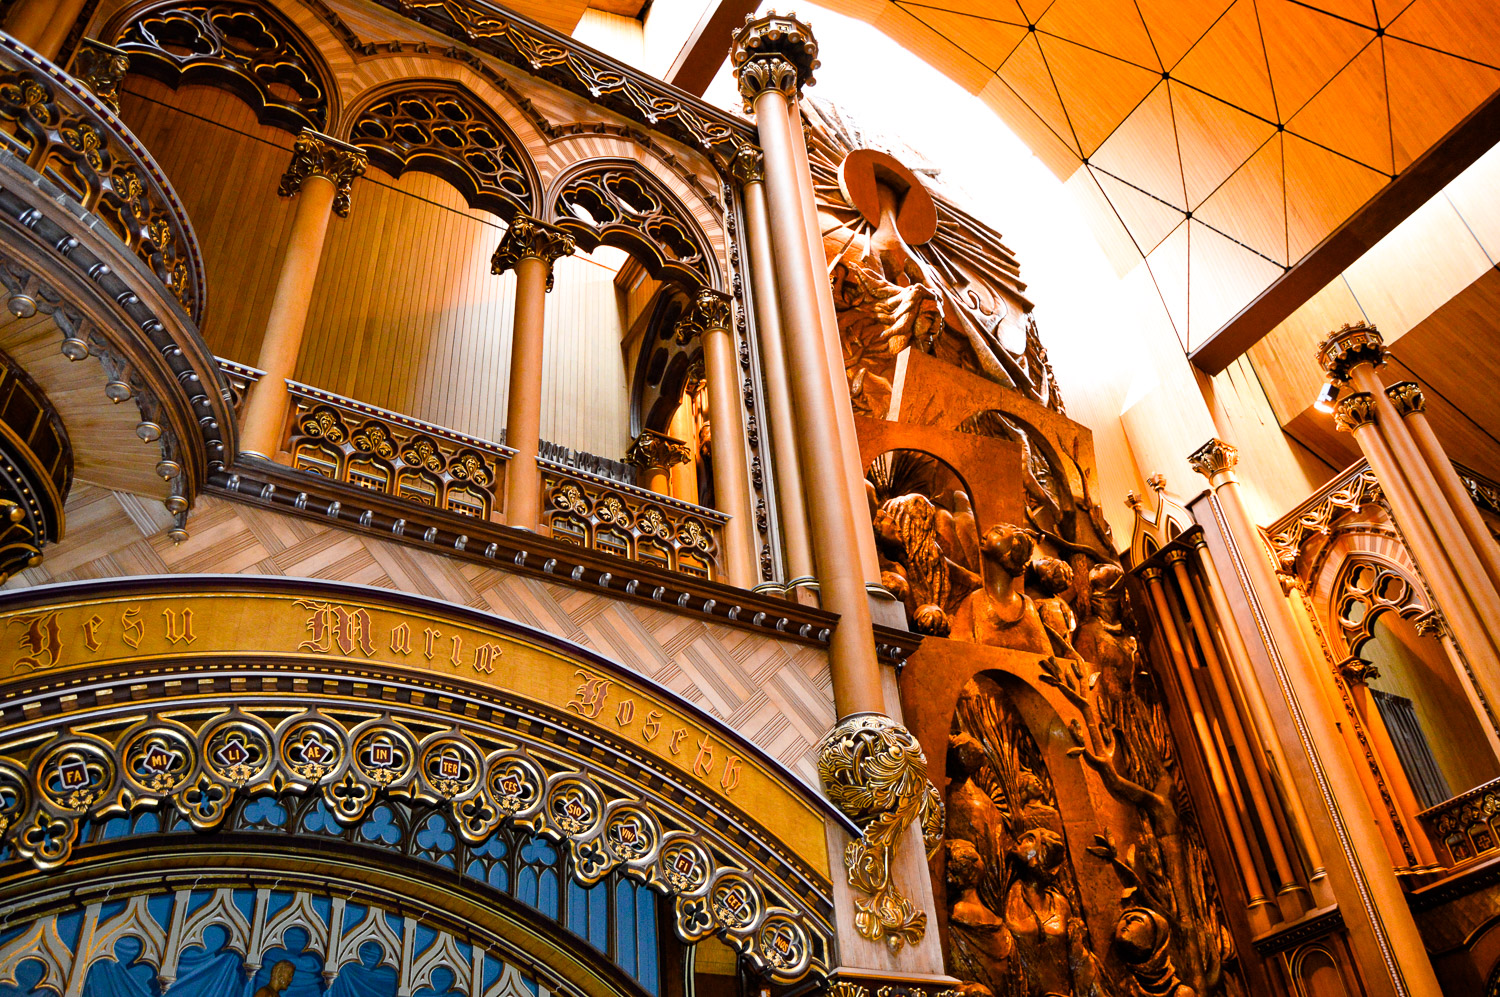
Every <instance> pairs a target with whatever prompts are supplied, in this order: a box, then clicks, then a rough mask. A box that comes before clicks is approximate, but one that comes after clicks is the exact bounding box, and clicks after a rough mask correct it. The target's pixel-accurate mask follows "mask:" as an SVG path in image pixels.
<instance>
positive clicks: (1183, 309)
mask: <svg viewBox="0 0 1500 997" xmlns="http://www.w3.org/2000/svg"><path fill="white" fill-rule="evenodd" d="M1189 234H1190V231H1189V228H1188V223H1187V222H1186V221H1184V222H1183V223H1182V224H1181V225H1179V226H1177V228H1176V229H1174V230H1173V232H1172V234H1171V235H1169V236H1167V237H1166V238H1165V239H1163V240H1162V242H1161V245H1159V246H1157V247H1156V248H1155V249H1154V250H1152V252H1151V254H1150V255H1149V256H1147V257H1146V266H1147V267H1149V268H1150V270H1151V278H1152V280H1154V281H1156V289H1157V290H1158V291H1159V292H1161V299H1162V302H1163V303H1164V304H1165V305H1166V306H1167V314H1168V315H1169V316H1170V317H1171V319H1172V325H1173V326H1174V327H1175V328H1176V332H1177V339H1178V341H1179V342H1181V343H1182V348H1183V350H1184V351H1186V350H1187V348H1188V255H1189V254H1188V238H1189Z"/></svg>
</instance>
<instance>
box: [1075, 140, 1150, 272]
mask: <svg viewBox="0 0 1500 997" xmlns="http://www.w3.org/2000/svg"><path fill="white" fill-rule="evenodd" d="M1063 186H1064V187H1066V188H1067V190H1068V192H1069V194H1071V195H1072V197H1073V198H1074V199H1075V200H1077V201H1078V203H1079V204H1080V205H1082V207H1083V218H1084V221H1085V222H1086V223H1087V224H1088V226H1089V231H1090V232H1092V233H1093V234H1094V239H1095V240H1097V241H1098V243H1099V245H1100V247H1101V248H1103V250H1104V256H1105V259H1107V260H1109V264H1110V266H1111V267H1113V268H1114V271H1115V276H1117V277H1124V276H1125V275H1126V274H1128V273H1130V271H1131V270H1133V269H1135V268H1136V267H1138V266H1140V262H1141V258H1142V256H1143V250H1142V249H1141V247H1139V246H1137V245H1136V244H1135V241H1134V238H1133V237H1132V236H1131V234H1130V233H1129V232H1128V231H1126V229H1125V224H1124V222H1123V221H1121V219H1120V217H1119V214H1118V213H1117V211H1116V209H1115V206H1114V205H1113V204H1111V203H1110V200H1109V198H1107V197H1106V196H1105V195H1104V191H1103V190H1102V189H1100V187H1099V173H1098V172H1097V171H1096V170H1091V169H1089V168H1088V167H1084V168H1083V169H1081V170H1079V171H1078V172H1077V173H1075V174H1073V175H1072V176H1071V177H1069V178H1068V182H1067V183H1065V184H1063ZM1174 214H1175V212H1174Z"/></svg>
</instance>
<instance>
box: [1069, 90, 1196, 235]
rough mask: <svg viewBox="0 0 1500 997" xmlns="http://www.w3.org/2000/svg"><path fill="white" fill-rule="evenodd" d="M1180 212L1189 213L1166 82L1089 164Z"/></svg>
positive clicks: (1152, 93) (1169, 94)
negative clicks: (1123, 180) (1187, 211)
mask: <svg viewBox="0 0 1500 997" xmlns="http://www.w3.org/2000/svg"><path fill="white" fill-rule="evenodd" d="M1089 161H1090V162H1091V163H1094V164H1096V165H1098V166H1099V167H1100V168H1101V169H1104V170H1107V171H1108V172H1110V173H1113V174H1114V175H1115V176H1117V177H1123V178H1124V179H1125V180H1127V181H1128V182H1130V183H1132V184H1134V185H1135V186H1137V187H1139V188H1141V189H1142V190H1144V191H1146V192H1147V193H1149V194H1151V195H1152V196H1153V197H1158V198H1161V200H1163V201H1165V202H1167V203H1168V204H1170V205H1172V206H1173V207H1175V208H1177V209H1178V210H1179V211H1186V210H1187V195H1186V194H1185V193H1184V192H1183V186H1182V160H1181V158H1180V157H1179V156H1178V154H1177V129H1176V126H1175V124H1174V123H1173V120H1172V97H1171V93H1170V91H1169V90H1168V87H1167V84H1166V83H1165V82H1163V83H1162V84H1161V85H1159V86H1158V87H1157V88H1156V89H1155V90H1152V91H1151V95H1150V96H1148V97H1147V98H1146V99H1145V100H1143V101H1141V103H1140V106H1139V107H1137V108H1136V109H1135V111H1134V112H1132V113H1131V115H1130V117H1128V118H1126V119H1125V123H1124V124H1122V125H1120V127H1119V128H1118V129H1116V130H1115V133H1114V134H1113V135H1111V136H1110V137H1109V141H1107V142H1105V143H1104V145H1102V146H1100V148H1099V151H1098V152H1096V153H1095V154H1094V156H1093V157H1092V158H1091V159H1090V160H1089Z"/></svg>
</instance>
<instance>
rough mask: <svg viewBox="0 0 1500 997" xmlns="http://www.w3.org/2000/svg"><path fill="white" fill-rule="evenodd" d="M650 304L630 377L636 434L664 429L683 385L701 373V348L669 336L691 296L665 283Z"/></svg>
mask: <svg viewBox="0 0 1500 997" xmlns="http://www.w3.org/2000/svg"><path fill="white" fill-rule="evenodd" d="M650 308H651V311H652V314H651V320H650V322H649V323H647V325H646V332H645V336H644V338H643V340H642V342H641V348H640V351H639V353H638V354H637V356H636V361H635V371H634V373H633V375H632V377H631V389H630V435H631V436H632V437H635V436H639V435H640V433H641V431H642V430H643V429H651V430H655V431H657V432H663V433H664V432H666V430H667V423H668V422H670V421H671V419H672V413H673V412H675V411H676V410H677V406H678V405H680V404H681V403H682V393H683V390H684V388H685V387H686V386H687V384H688V383H689V382H690V381H691V380H692V379H693V378H694V377H695V376H698V377H701V375H702V359H701V358H702V350H701V348H697V347H696V346H694V347H692V348H690V347H687V346H684V345H683V344H681V343H678V342H677V340H676V338H675V337H674V336H673V331H674V328H675V327H676V325H677V322H678V320H680V319H681V318H683V317H684V316H686V315H687V313H688V312H689V311H690V310H691V309H692V299H690V298H689V297H688V295H687V293H686V292H685V291H684V290H683V289H682V288H681V287H678V286H676V285H669V286H667V287H663V288H662V289H661V290H660V291H658V292H657V295H656V300H655V302H653V303H652V305H651V306H650ZM695 365H696V366H697V368H698V369H697V371H696V375H695V372H694V366H695ZM689 442H693V441H689Z"/></svg>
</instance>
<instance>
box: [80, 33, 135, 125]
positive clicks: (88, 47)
mask: <svg viewBox="0 0 1500 997" xmlns="http://www.w3.org/2000/svg"><path fill="white" fill-rule="evenodd" d="M129 71H130V53H128V52H125V51H123V50H121V49H117V48H115V47H114V46H113V45H106V44H104V43H103V42H101V41H99V40H98V39H95V38H85V39H83V41H81V42H79V43H78V52H77V53H76V54H75V55H74V56H73V65H72V66H71V67H69V69H68V72H70V73H72V74H73V76H74V78H76V79H77V80H78V81H79V82H80V83H82V84H83V85H84V86H86V87H88V88H89V89H90V90H92V91H93V92H94V96H95V97H98V98H99V99H100V100H102V101H103V102H104V103H106V104H108V105H109V109H110V110H111V111H114V112H115V113H116V114H119V113H120V82H121V81H122V80H124V79H125V74H126V73H127V72H129Z"/></svg>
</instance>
